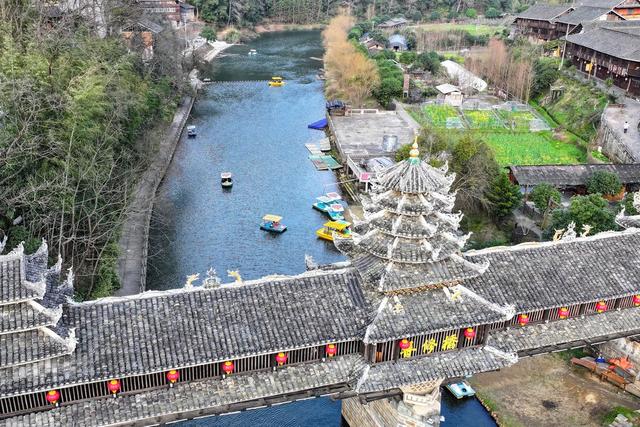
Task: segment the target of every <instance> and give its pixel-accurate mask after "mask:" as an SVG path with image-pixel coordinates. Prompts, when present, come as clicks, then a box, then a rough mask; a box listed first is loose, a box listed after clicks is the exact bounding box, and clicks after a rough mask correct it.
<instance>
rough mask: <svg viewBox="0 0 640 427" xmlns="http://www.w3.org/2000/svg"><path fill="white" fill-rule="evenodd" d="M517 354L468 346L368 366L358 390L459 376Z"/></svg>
mask: <svg viewBox="0 0 640 427" xmlns="http://www.w3.org/2000/svg"><path fill="white" fill-rule="evenodd" d="M516 361H517V356H516V355H515V354H509V353H505V352H503V351H501V350H498V349H496V348H493V347H490V346H485V347H482V348H466V349H461V350H456V351H449V352H445V353H436V354H433V355H430V356H422V357H417V358H413V359H408V360H400V361H398V362H387V363H380V364H376V365H373V366H371V367H368V368H366V369H365V371H364V373H363V374H362V378H360V380H358V385H357V388H356V391H357V392H358V393H371V392H376V391H384V390H390V389H393V388H398V387H402V386H406V385H411V384H420V383H425V382H429V381H432V380H436V379H441V378H459V377H464V376H467V375H472V374H475V373H479V372H487V371H495V370H498V369H500V368H504V367H507V366H510V365H512V364H514V363H515V362H516Z"/></svg>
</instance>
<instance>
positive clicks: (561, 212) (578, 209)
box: [551, 194, 617, 234]
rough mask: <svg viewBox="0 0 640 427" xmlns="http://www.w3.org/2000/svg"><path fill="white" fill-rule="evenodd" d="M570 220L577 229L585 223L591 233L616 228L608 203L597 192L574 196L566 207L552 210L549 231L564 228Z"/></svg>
mask: <svg viewBox="0 0 640 427" xmlns="http://www.w3.org/2000/svg"><path fill="white" fill-rule="evenodd" d="M571 222H575V224H576V230H577V231H578V230H581V229H582V226H583V225H585V224H588V225H590V226H591V227H592V229H591V234H595V233H600V232H602V231H607V230H615V229H616V228H617V227H616V222H615V215H614V213H613V212H612V211H611V210H610V209H609V203H608V202H607V201H606V200H604V199H603V198H602V197H600V195H598V194H589V195H587V196H574V197H572V198H571V204H570V205H569V208H568V209H556V210H555V211H553V217H552V221H551V232H553V230H555V229H561V228H565V229H566V227H567V225H569V223H571Z"/></svg>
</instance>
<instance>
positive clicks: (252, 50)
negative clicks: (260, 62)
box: [247, 49, 258, 55]
mask: <svg viewBox="0 0 640 427" xmlns="http://www.w3.org/2000/svg"><path fill="white" fill-rule="evenodd" d="M257 54H258V52H257V51H256V50H255V49H251V50H250V51H249V53H248V54H247V55H257Z"/></svg>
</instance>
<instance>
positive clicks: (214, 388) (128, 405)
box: [0, 355, 365, 427]
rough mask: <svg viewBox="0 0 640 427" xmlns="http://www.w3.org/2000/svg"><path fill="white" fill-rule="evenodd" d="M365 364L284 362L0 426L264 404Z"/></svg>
mask: <svg viewBox="0 0 640 427" xmlns="http://www.w3.org/2000/svg"><path fill="white" fill-rule="evenodd" d="M364 366H365V363H364V360H363V358H362V357H361V356H359V355H350V356H341V357H336V358H335V359H333V360H328V361H326V362H317V363H306V364H303V365H297V366H287V367H284V368H280V369H278V370H277V371H275V372H260V373H258V374H238V375H231V376H229V377H227V378H226V379H224V380H220V379H217V378H216V379H205V380H201V381H194V382H185V383H177V384H176V385H175V386H174V387H172V388H169V387H166V388H161V389H156V390H151V391H148V392H143V393H138V394H135V395H129V396H126V395H123V396H119V397H118V398H117V399H99V400H89V401H85V402H82V403H78V404H74V405H68V406H60V407H58V408H54V409H51V410H48V411H45V412H35V413H30V414H26V415H23V416H19V417H14V418H10V419H6V420H0V426H1V427H10V426H11V427H13V426H18V425H24V426H38V427H58V426H72V425H74V426H83V427H98V426H113V425H131V424H133V423H134V422H136V421H144V420H146V422H147V423H151V424H152V423H155V422H156V421H155V419H156V417H160V416H162V415H171V414H176V413H182V414H184V413H189V411H201V410H207V409H209V410H210V411H209V412H208V413H210V414H215V413H220V412H225V409H226V405H229V404H233V403H237V402H245V401H250V400H256V399H265V401H264V403H263V404H266V403H268V401H269V397H271V396H279V395H281V394H291V393H296V392H302V391H307V390H314V389H316V390H320V393H322V391H321V390H322V388H323V387H328V386H334V389H335V386H336V385H340V384H344V388H343V389H344V390H349V389H350V388H351V386H352V385H355V380H356V379H357V378H359V376H360V374H361V371H362V370H363V368H364ZM253 406H257V405H253ZM191 416H193V414H192V415H191ZM178 419H179V418H178Z"/></svg>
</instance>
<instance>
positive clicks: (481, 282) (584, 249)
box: [464, 229, 640, 313]
mask: <svg viewBox="0 0 640 427" xmlns="http://www.w3.org/2000/svg"><path fill="white" fill-rule="evenodd" d="M638 248H640V230H639V229H629V230H626V231H624V232H606V233H600V234H597V235H595V236H592V237H586V238H580V239H576V240H574V241H569V242H565V241H562V242H545V243H536V244H523V245H518V246H514V247H509V248H505V247H501V248H491V249H486V250H481V251H469V252H466V253H465V256H466V257H468V258H474V257H476V256H477V257H482V258H483V259H487V260H488V261H489V265H490V267H489V268H488V269H487V271H486V272H485V273H484V274H483V275H481V276H478V277H476V278H473V279H470V280H467V281H465V282H464V285H465V286H466V287H468V288H469V289H471V290H473V291H474V292H477V293H478V294H480V295H482V296H483V297H485V298H486V299H488V300H489V301H492V302H494V303H497V304H502V305H505V304H514V305H515V308H516V312H517V313H522V312H530V311H536V310H543V309H548V308H554V307H559V306H561V305H572V304H580V303H586V302H592V301H597V300H599V299H609V298H616V297H622V296H628V295H634V294H636V293H638V292H639V291H640V283H639V282H638V277H640V255H639V251H638Z"/></svg>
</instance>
